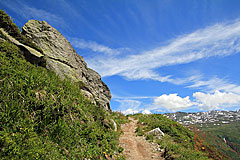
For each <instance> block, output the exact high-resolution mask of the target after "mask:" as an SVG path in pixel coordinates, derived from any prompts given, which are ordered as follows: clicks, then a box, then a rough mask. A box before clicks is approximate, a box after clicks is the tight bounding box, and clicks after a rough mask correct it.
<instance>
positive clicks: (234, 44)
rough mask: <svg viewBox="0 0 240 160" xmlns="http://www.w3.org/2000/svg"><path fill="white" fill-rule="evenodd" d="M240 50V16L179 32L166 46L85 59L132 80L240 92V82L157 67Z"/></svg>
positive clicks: (106, 73)
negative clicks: (177, 73)
mask: <svg viewBox="0 0 240 160" xmlns="http://www.w3.org/2000/svg"><path fill="white" fill-rule="evenodd" d="M239 52H240V20H235V21H232V22H230V23H222V24H215V25H213V26H209V27H206V28H203V29H199V30H197V31H195V32H192V33H190V34H186V35H182V36H179V37H177V38H175V39H173V40H171V41H169V42H168V44H167V45H165V46H160V47H158V48H155V49H152V50H148V51H144V52H141V53H138V54H130V55H126V56H124V55H122V56H121V55H120V56H105V57H101V56H96V57H94V58H91V59H87V58H86V61H87V62H88V65H89V66H90V67H91V68H94V69H95V70H97V71H98V72H99V73H100V74H101V75H102V76H103V77H104V76H112V75H119V76H123V77H125V78H126V79H129V80H138V79H152V80H156V81H160V82H170V83H173V84H178V85H182V84H184V85H188V86H189V87H190V88H193V87H195V88H201V87H202V88H203V87H205V88H206V89H208V90H213V91H214V90H224V91H232V92H238V93H240V86H238V85H235V84H232V83H230V82H228V81H227V80H223V79H221V78H218V77H213V78H210V79H208V80H202V79H201V78H199V77H197V76H195V75H193V76H191V77H186V78H176V77H173V75H161V74H159V73H158V72H157V71H156V69H158V68H161V67H165V66H172V65H179V64H186V63H190V62H194V61H197V60H200V59H205V58H210V57H225V56H229V55H232V54H237V53H239ZM196 77H197V78H196ZM216 82H217V83H216Z"/></svg>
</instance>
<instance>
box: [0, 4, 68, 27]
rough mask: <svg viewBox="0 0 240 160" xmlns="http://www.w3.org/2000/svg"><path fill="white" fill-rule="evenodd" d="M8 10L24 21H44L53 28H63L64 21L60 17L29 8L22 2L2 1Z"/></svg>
mask: <svg viewBox="0 0 240 160" xmlns="http://www.w3.org/2000/svg"><path fill="white" fill-rule="evenodd" d="M1 3H3V4H4V5H5V6H6V7H7V8H8V9H10V10H12V11H14V12H16V13H17V14H18V15H20V16H21V17H23V18H24V19H26V20H30V19H36V20H45V21H47V22H48V23H50V24H52V25H55V26H65V25H66V24H65V23H64V19H63V18H61V17H60V16H57V15H55V14H53V13H51V12H48V11H45V10H43V9H38V8H35V7H31V6H29V5H27V4H25V3H24V2H20V1H10V0H6V1H2V2H1Z"/></svg>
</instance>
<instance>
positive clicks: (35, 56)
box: [0, 28, 45, 65]
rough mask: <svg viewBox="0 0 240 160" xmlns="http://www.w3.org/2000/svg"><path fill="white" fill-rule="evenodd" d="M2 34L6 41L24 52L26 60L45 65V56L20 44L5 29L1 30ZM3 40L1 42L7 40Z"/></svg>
mask: <svg viewBox="0 0 240 160" xmlns="http://www.w3.org/2000/svg"><path fill="white" fill-rule="evenodd" d="M0 34H1V35H2V36H4V38H5V39H6V40H8V41H10V42H12V43H13V44H15V45H16V46H18V47H19V48H20V49H21V50H22V51H23V52H24V56H25V58H26V59H27V60H29V61H30V62H31V63H34V64H38V65H42V64H43V63H45V62H44V55H43V54H42V53H40V52H39V51H37V50H35V49H33V48H31V47H29V46H27V45H24V44H22V43H20V42H19V41H18V40H16V39H15V38H14V37H12V36H10V35H9V34H8V33H7V32H6V31H5V30H4V29H3V28H0ZM1 39H2V40H1V41H5V39H3V38H1Z"/></svg>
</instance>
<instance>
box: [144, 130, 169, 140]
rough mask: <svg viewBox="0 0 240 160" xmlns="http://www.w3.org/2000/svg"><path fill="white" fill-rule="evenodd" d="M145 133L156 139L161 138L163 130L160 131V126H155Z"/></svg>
mask: <svg viewBox="0 0 240 160" xmlns="http://www.w3.org/2000/svg"><path fill="white" fill-rule="evenodd" d="M146 135H153V136H155V137H156V138H157V139H161V138H162V137H163V136H164V135H165V134H164V133H163V131H161V129H160V128H155V129H153V130H151V131H149V132H148V133H147V134H146Z"/></svg>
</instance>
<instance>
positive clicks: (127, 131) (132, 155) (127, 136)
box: [120, 118, 164, 160]
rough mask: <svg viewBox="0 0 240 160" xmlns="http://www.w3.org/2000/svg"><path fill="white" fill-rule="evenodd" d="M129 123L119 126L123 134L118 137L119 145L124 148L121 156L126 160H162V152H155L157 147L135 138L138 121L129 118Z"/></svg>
mask: <svg viewBox="0 0 240 160" xmlns="http://www.w3.org/2000/svg"><path fill="white" fill-rule="evenodd" d="M129 120H131V122H130V123H126V124H123V125H122V126H121V128H122V131H123V132H124V134H123V135H122V136H121V137H120V145H121V146H122V147H123V148H124V151H123V154H124V155H125V157H126V159H127V160H152V159H160V160H161V159H164V158H163V157H162V152H159V151H156V150H157V148H156V147H157V146H156V145H154V144H152V143H149V142H148V141H146V140H145V138H144V137H143V136H138V137H137V136H136V133H135V130H136V128H137V122H138V120H135V119H133V118H129Z"/></svg>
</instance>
